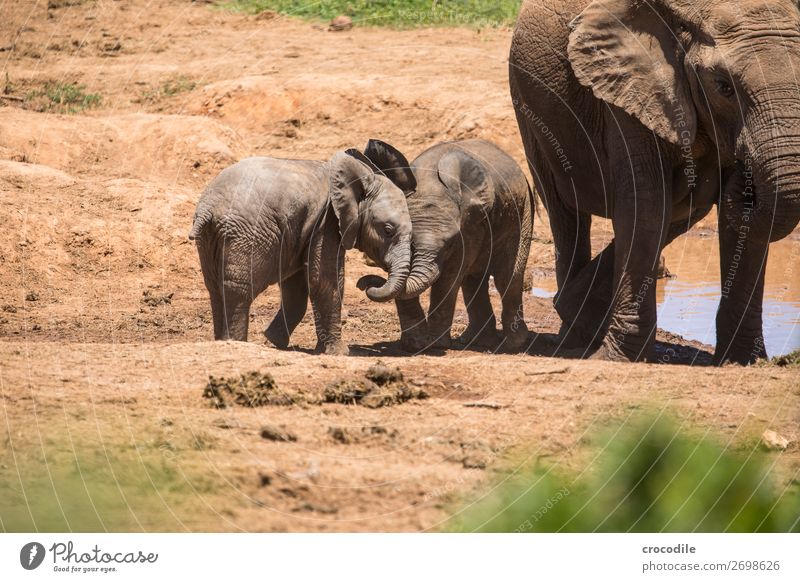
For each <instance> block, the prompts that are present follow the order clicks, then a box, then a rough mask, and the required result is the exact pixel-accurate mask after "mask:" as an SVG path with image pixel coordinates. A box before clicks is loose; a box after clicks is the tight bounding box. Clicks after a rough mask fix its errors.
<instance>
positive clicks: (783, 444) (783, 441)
mask: <svg viewBox="0 0 800 582" xmlns="http://www.w3.org/2000/svg"><path fill="white" fill-rule="evenodd" d="M789 443H790V441H789V439H787V438H786V437H784V436H781V435H779V434H778V433H776V432H775V431H774V430H765V431H764V434H762V435H761V445H762V446H763V447H764V448H765V449H767V450H768V451H785V450H786V449H787V447H788V446H789Z"/></svg>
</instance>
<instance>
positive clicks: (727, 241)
mask: <svg viewBox="0 0 800 582" xmlns="http://www.w3.org/2000/svg"><path fill="white" fill-rule="evenodd" d="M722 214H723V213H722V212H720V225H719V247H720V269H721V275H722V297H721V299H720V304H719V309H718V310H717V320H716V323H717V346H716V350H715V352H714V362H715V363H716V364H722V363H724V362H734V363H737V364H745V365H746V364H752V363H753V362H755V361H756V360H758V359H759V358H766V357H767V351H766V348H765V347H764V332H763V318H762V315H763V313H762V310H763V307H762V305H763V299H764V271H765V268H766V265H767V255H768V253H769V243H768V242H767V241H765V240H759V239H756V238H753V237H751V236H749V232H750V231H749V230H748V227H747V225H746V224H745V225H744V226H743V227H742V228H741V229H736V228H732V227H731V226H730V225H727V224H723V222H724V219H723V218H722Z"/></svg>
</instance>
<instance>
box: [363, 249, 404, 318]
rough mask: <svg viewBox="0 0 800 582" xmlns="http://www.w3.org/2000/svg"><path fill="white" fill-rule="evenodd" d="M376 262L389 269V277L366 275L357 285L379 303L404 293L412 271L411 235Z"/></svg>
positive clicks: (386, 269)
mask: <svg viewBox="0 0 800 582" xmlns="http://www.w3.org/2000/svg"><path fill="white" fill-rule="evenodd" d="M375 262H376V263H377V264H378V266H380V267H381V268H383V269H384V270H385V271H388V273H389V276H388V278H386V279H384V278H383V277H380V276H378V275H366V276H364V277H361V278H360V279H359V280H358V283H357V286H358V288H359V289H361V290H362V291H366V293H367V297H369V298H370V299H371V300H372V301H376V302H379V303H384V302H387V301H392V300H394V299H396V298H397V297H398V296H399V295H401V294H402V293H403V291H404V289H405V285H406V281H407V280H408V276H409V273H410V271H411V237H410V236H408V237H404V238H402V239H400V240H399V241H398V242H397V243H396V244H395V245H394V246H393V247H392V248H391V249H390V250H389V252H387V253H386V257H385V259H382V260H376V261H375Z"/></svg>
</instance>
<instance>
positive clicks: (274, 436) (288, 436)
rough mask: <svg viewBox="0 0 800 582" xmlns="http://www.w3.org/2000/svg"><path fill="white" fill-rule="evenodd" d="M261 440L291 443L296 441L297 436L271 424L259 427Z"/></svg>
mask: <svg viewBox="0 0 800 582" xmlns="http://www.w3.org/2000/svg"><path fill="white" fill-rule="evenodd" d="M261 438H262V439H266V440H268V441H277V442H284V443H293V442H296V441H297V435H295V434H294V433H292V432H290V431H288V430H286V429H285V428H282V427H278V426H275V425H272V424H265V425H264V426H262V427H261Z"/></svg>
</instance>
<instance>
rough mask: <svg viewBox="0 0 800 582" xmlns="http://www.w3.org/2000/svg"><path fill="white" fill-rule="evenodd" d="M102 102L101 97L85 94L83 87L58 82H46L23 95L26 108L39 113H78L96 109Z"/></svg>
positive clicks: (84, 87) (96, 94) (94, 94)
mask: <svg viewBox="0 0 800 582" xmlns="http://www.w3.org/2000/svg"><path fill="white" fill-rule="evenodd" d="M102 102H103V98H102V96H100V94H99V93H87V92H86V86H85V85H79V84H77V83H63V82H60V81H48V82H46V83H45V84H44V85H43V86H42V87H40V88H38V89H34V90H32V91H30V92H28V93H27V94H26V95H25V105H26V107H27V108H28V109H33V110H35V111H40V112H45V111H52V112H54V113H80V112H81V111H84V110H85V109H92V108H94V107H98V106H100V104H101V103H102Z"/></svg>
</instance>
